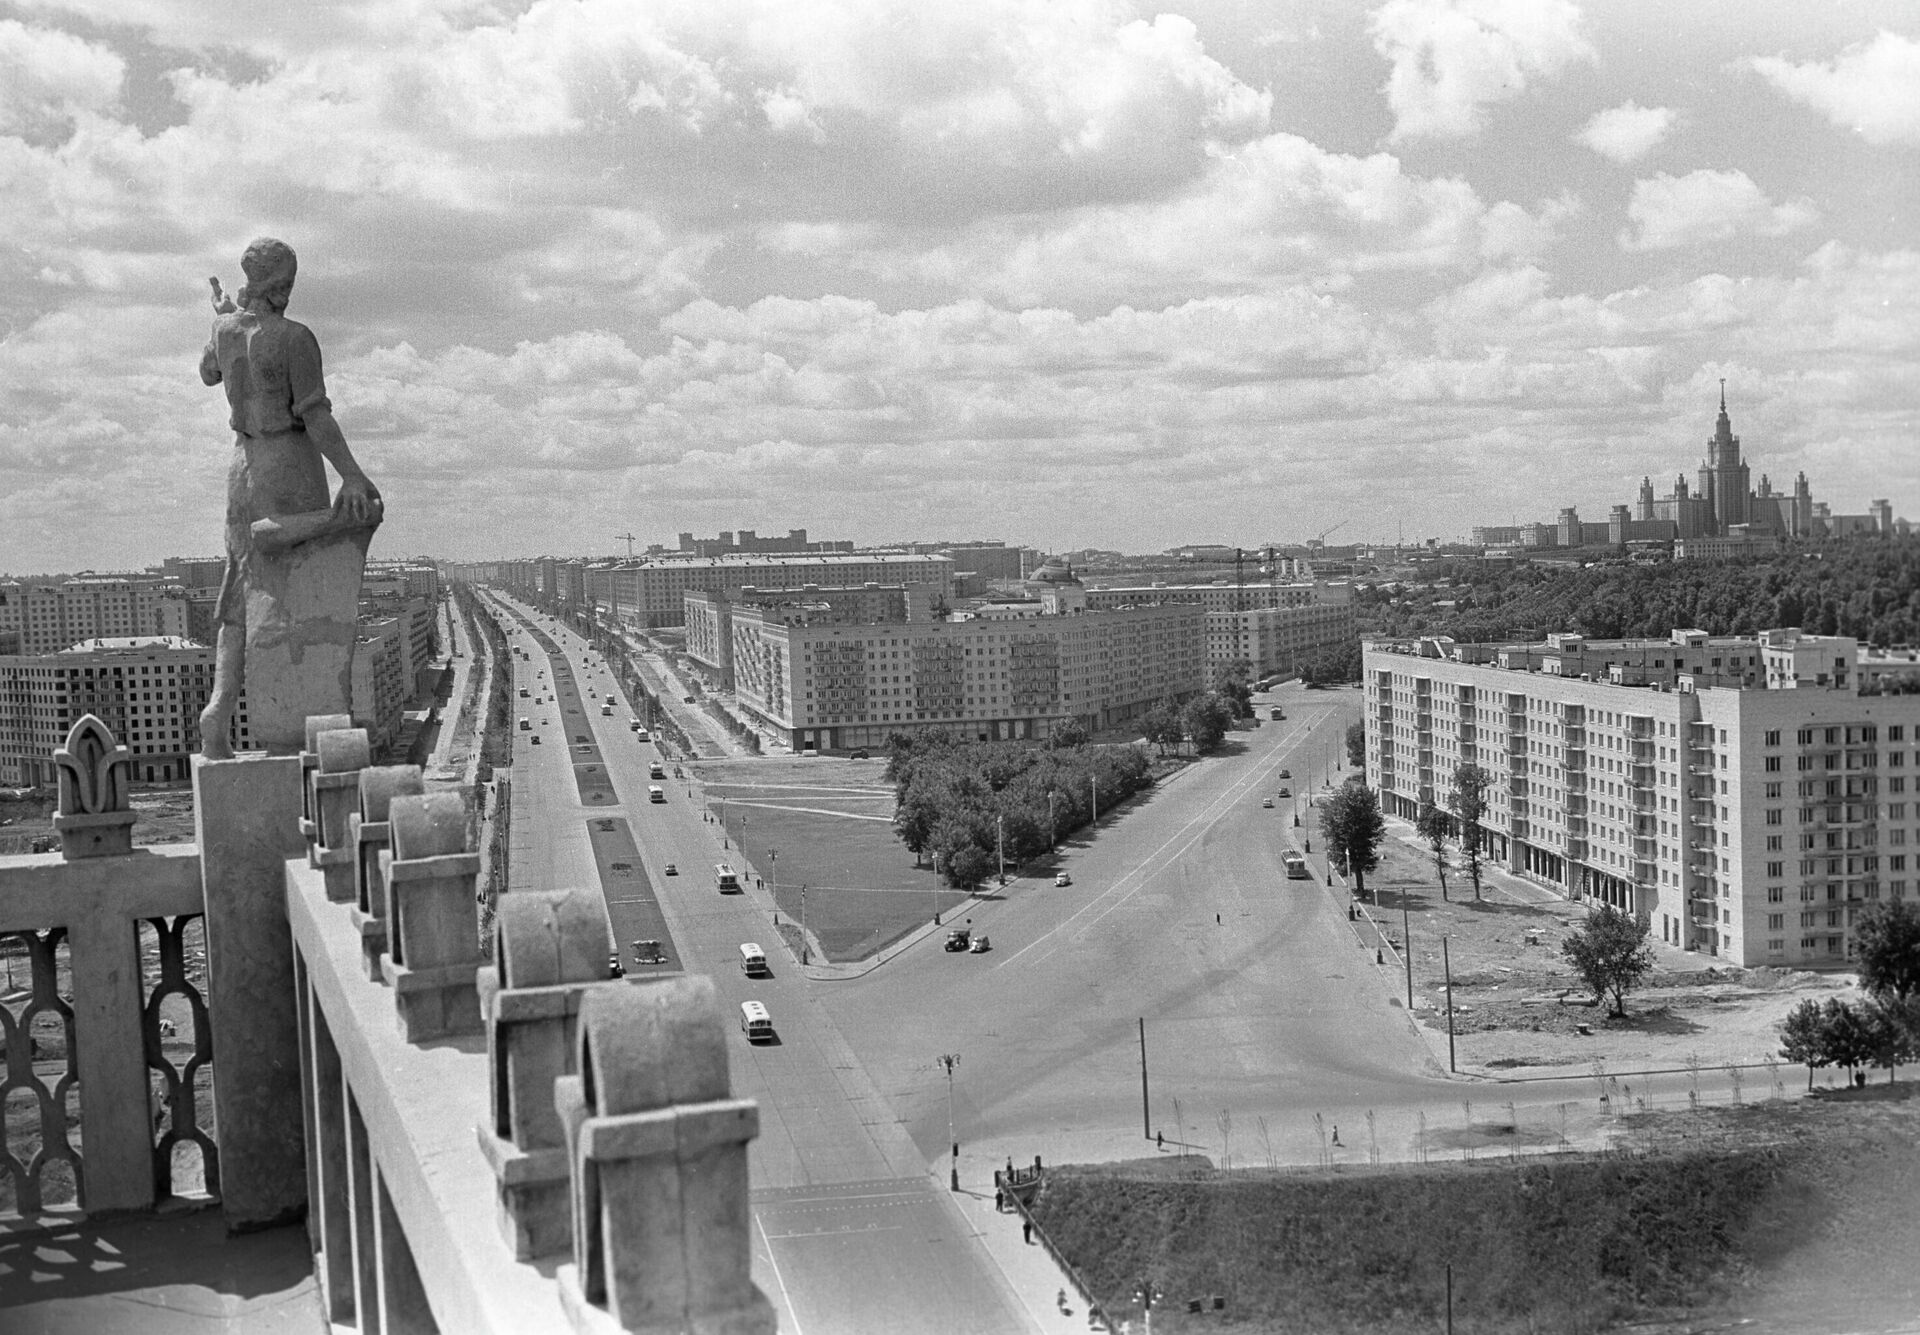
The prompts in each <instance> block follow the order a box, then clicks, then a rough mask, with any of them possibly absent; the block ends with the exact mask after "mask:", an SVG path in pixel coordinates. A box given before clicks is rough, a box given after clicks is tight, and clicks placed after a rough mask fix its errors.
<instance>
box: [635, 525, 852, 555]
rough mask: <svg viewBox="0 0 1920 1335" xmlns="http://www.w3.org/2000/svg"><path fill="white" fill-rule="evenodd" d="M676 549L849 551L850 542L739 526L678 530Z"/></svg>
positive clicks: (688, 551)
mask: <svg viewBox="0 0 1920 1335" xmlns="http://www.w3.org/2000/svg"><path fill="white" fill-rule="evenodd" d="M649 550H653V549H649ZM680 550H681V551H682V552H684V553H686V554H687V555H689V556H727V555H730V554H733V553H742V554H751V553H758V554H761V555H768V556H773V555H785V556H791V555H796V554H798V553H801V552H850V551H852V550H853V543H852V542H851V541H847V540H844V539H843V540H840V541H822V542H809V541H807V531H806V530H805V529H804V528H793V529H788V530H787V536H786V537H784V538H763V537H761V536H760V535H759V534H758V533H755V532H754V531H753V530H752V529H750V528H743V529H741V530H739V532H737V533H729V532H724V531H723V532H721V533H720V534H719V535H718V536H717V537H712V538H696V537H694V536H693V534H691V533H682V534H681V535H680Z"/></svg>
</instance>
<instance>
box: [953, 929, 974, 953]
mask: <svg viewBox="0 0 1920 1335" xmlns="http://www.w3.org/2000/svg"><path fill="white" fill-rule="evenodd" d="M972 937H973V933H972V932H969V931H968V930H967V929H966V928H964V927H956V928H954V929H953V930H952V931H951V932H948V933H947V949H948V950H965V949H966V948H967V946H968V944H969V943H970V941H971V940H972Z"/></svg>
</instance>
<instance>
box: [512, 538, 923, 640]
mask: <svg viewBox="0 0 1920 1335" xmlns="http://www.w3.org/2000/svg"><path fill="white" fill-rule="evenodd" d="M584 574H585V581H586V594H585V596H586V598H587V600H588V601H591V602H592V603H593V604H594V606H595V607H596V608H600V609H604V610H605V611H607V612H608V613H611V614H613V615H615V616H617V617H618V618H619V619H620V621H621V622H622V623H623V624H625V625H628V626H634V627H638V628H642V629H652V628H654V627H657V626H678V625H681V624H683V621H684V618H685V616H686V601H685V600H686V595H687V594H688V593H726V594H728V595H729V596H731V595H732V594H733V593H734V591H736V590H739V589H741V588H744V587H752V588H755V589H762V590H765V589H798V588H804V587H805V586H807V585H809V584H817V585H820V586H821V587H823V588H825V587H840V588H846V587H849V586H856V585H861V584H881V585H887V584H924V585H929V586H931V588H932V590H933V595H934V597H935V598H936V599H937V600H938V601H941V602H945V601H947V600H948V599H950V598H951V597H952V596H953V561H952V560H951V559H949V558H948V557H944V556H919V555H914V554H911V553H904V552H855V553H851V554H837V553H828V554H821V555H812V556H712V557H697V556H689V557H678V556H664V557H660V558H658V559H653V560H647V561H641V562H635V563H632V564H623V565H617V566H590V567H586V568H585V571H584ZM509 588H510V589H511V590H512V591H514V592H517V593H521V594H522V595H523V596H525V595H527V594H531V593H537V591H536V590H529V589H523V588H519V587H516V586H513V585H509ZM545 596H551V595H550V594H548V595H545Z"/></svg>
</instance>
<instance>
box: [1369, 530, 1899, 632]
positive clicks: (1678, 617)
mask: <svg viewBox="0 0 1920 1335" xmlns="http://www.w3.org/2000/svg"><path fill="white" fill-rule="evenodd" d="M1448 604H1451V605H1448ZM1355 614H1356V619H1357V620H1358V621H1359V624H1360V632H1361V635H1362V636H1363V637H1364V636H1374V637H1383V636H1401V635H1407V636H1411V635H1451V636H1453V637H1454V638H1455V639H1457V640H1462V641H1466V642H1476V641H1487V640H1506V639H1515V638H1522V637H1531V636H1533V635H1542V634H1547V633H1550V632H1557V631H1572V632H1577V633H1580V634H1584V635H1589V636H1592V637H1594V638H1596V639H1615V638H1634V637H1642V636H1656V637H1658V636H1665V635H1666V634H1668V632H1670V631H1672V630H1674V629H1675V628H1676V627H1695V628H1698V629H1701V630H1704V631H1707V632H1709V633H1710V634H1714V635H1752V634H1756V633H1758V632H1760V631H1762V630H1768V629H1772V628H1776V627H1784V626H1798V627H1800V628H1801V629H1803V630H1805V631H1807V632H1809V633H1810V634H1818V635H1850V636H1853V637H1854V638H1856V639H1858V640H1860V641H1861V642H1862V643H1863V644H1871V645H1875V646H1880V647H1884V646H1888V645H1895V644H1914V643H1920V538H1894V539H1884V538H1875V539H1859V540H1853V541H1846V542H1830V543H1825V544H1821V545H1818V546H1813V547H1796V548H1795V549H1793V550H1792V551H1788V552H1781V553H1778V554H1776V555H1773V556H1767V557H1759V558H1755V559H1752V560H1747V561H1738V562H1734V561H1725V562H1720V561H1714V562H1709V561H1678V562H1663V563H1661V564H1658V565H1652V566H1628V565H1621V564H1608V565H1596V566H1594V567H1592V568H1589V569H1573V568H1569V567H1564V566H1555V565H1547V564H1525V565H1519V566H1515V567H1512V568H1506V569H1501V568H1493V567H1485V566H1482V565H1480V564H1479V563H1478V562H1474V561H1466V560H1462V561H1455V562H1438V563H1435V564H1434V565H1433V566H1432V567H1430V569H1429V570H1428V572H1427V573H1426V578H1425V580H1423V582H1422V583H1421V584H1420V585H1419V586H1416V587H1403V588H1393V587H1391V586H1385V585H1382V586H1377V587H1372V588H1366V589H1362V590H1360V591H1358V592H1357V594H1356V597H1355Z"/></svg>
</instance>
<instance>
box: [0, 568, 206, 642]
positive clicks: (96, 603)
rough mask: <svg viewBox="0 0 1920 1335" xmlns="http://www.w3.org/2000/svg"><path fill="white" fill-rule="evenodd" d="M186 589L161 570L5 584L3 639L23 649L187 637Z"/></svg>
mask: <svg viewBox="0 0 1920 1335" xmlns="http://www.w3.org/2000/svg"><path fill="white" fill-rule="evenodd" d="M187 623H188V612H187V601H186V597H185V594H184V593H183V592H182V591H181V589H180V588H179V587H178V586H175V585H169V584H167V583H166V582H165V581H164V580H162V579H161V577H159V576H157V575H77V576H74V577H72V578H70V579H63V580H57V581H34V582H32V583H20V582H17V581H14V582H8V583H3V584H0V639H6V640H8V641H9V642H10V643H12V644H14V645H15V646H16V652H18V653H23V654H44V653H52V652H54V651H56V650H59V649H64V648H66V647H67V646H68V645H71V644H78V643H80V641H82V640H97V639H103V638H104V639H115V638H126V637H129V636H154V635H167V636H185V635H186V634H187Z"/></svg>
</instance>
